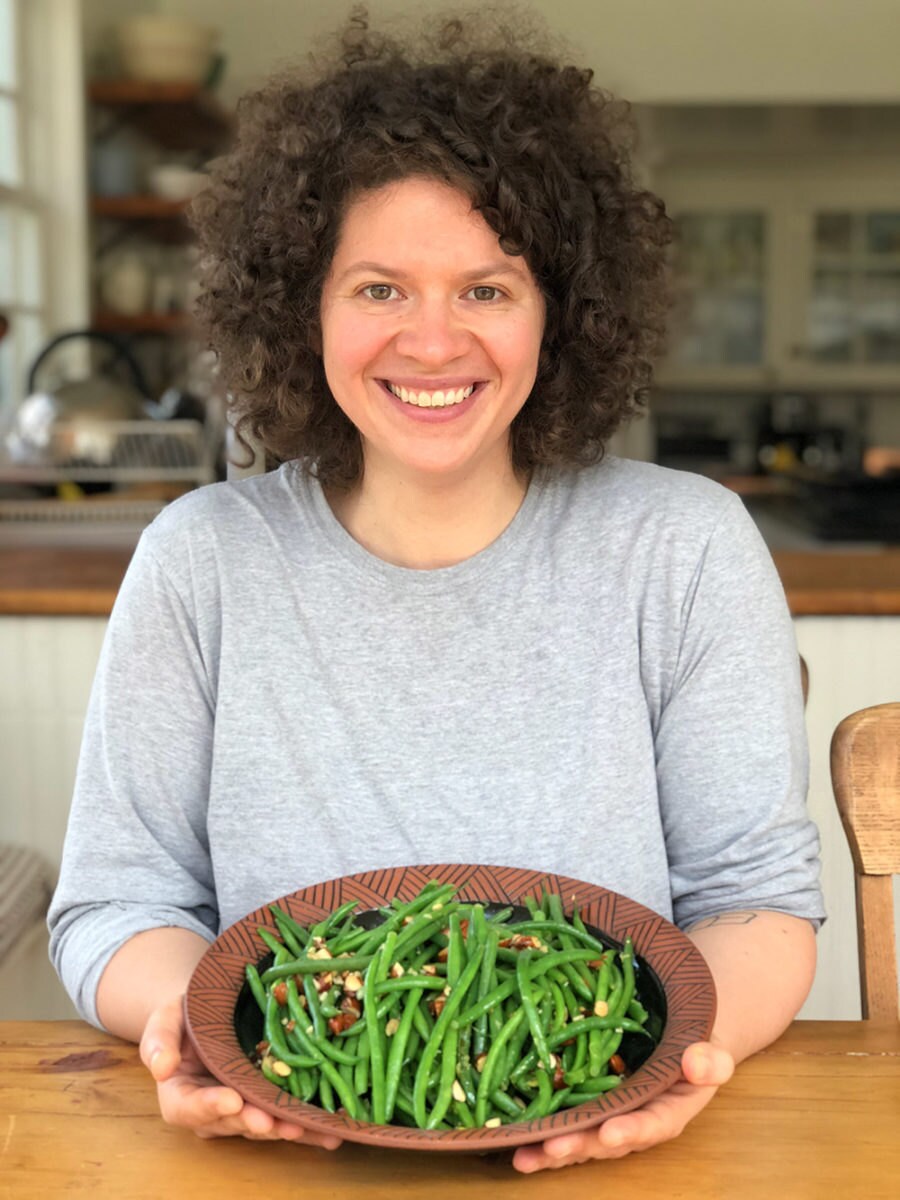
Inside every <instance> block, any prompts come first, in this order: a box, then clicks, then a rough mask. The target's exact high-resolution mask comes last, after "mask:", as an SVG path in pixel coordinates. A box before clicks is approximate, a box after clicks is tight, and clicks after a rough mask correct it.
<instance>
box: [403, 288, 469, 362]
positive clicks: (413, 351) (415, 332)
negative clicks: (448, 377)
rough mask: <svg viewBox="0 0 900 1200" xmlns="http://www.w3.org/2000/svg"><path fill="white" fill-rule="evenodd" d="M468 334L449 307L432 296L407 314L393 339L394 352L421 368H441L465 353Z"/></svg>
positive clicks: (461, 321)
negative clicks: (419, 365)
mask: <svg viewBox="0 0 900 1200" xmlns="http://www.w3.org/2000/svg"><path fill="white" fill-rule="evenodd" d="M471 343H472V334H471V332H470V331H469V330H468V329H467V328H466V326H465V323H464V321H463V320H462V319H461V318H460V316H459V315H458V314H456V313H454V311H453V307H452V304H450V303H448V302H447V301H446V300H444V299H442V298H439V297H435V298H433V299H423V300H422V301H421V302H420V303H419V304H417V305H416V306H415V308H414V309H413V310H412V311H411V312H410V313H409V316H408V318H407V320H406V321H405V322H404V324H403V328H402V329H401V330H400V331H399V333H398V334H397V337H396V347H397V351H398V353H400V354H402V355H403V356H404V357H405V358H409V359H414V360H415V361H416V362H418V363H420V364H421V365H422V366H442V365H444V364H445V363H448V362H452V361H453V360H454V359H456V358H460V357H462V356H463V355H464V354H466V353H467V352H468V350H469V348H470V346H471Z"/></svg>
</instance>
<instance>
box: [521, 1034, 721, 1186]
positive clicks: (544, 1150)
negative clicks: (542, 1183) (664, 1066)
mask: <svg viewBox="0 0 900 1200" xmlns="http://www.w3.org/2000/svg"><path fill="white" fill-rule="evenodd" d="M681 1070H682V1072H683V1075H684V1078H683V1079H680V1080H679V1081H678V1082H677V1083H675V1084H673V1086H672V1087H670V1088H669V1090H668V1091H667V1092H663V1094H662V1095H661V1096H657V1097H656V1099H655V1100H651V1101H650V1102H649V1104H645V1105H644V1106H643V1108H638V1109H636V1110H635V1111H634V1112H629V1113H623V1114H622V1116H620V1117H610V1119H609V1120H608V1121H604V1123H603V1124H602V1125H599V1126H597V1128H596V1129H589V1130H587V1131H586V1132H585V1133H564V1134H562V1135H561V1136H560V1137H555V1138H550V1140H549V1141H546V1142H544V1143H543V1144H542V1145H534V1146H520V1147H519V1149H518V1150H517V1151H516V1152H515V1155H514V1156H513V1166H514V1167H515V1168H516V1170H517V1171H522V1172H523V1173H525V1174H529V1173H531V1172H532V1171H542V1170H544V1169H545V1168H547V1167H566V1166H569V1165H570V1164H571V1163H581V1162H587V1161H588V1160H589V1159H592V1158H622V1157H624V1155H626V1154H631V1152H632V1151H633V1150H648V1149H649V1148H650V1147H651V1146H656V1145H658V1143H659V1142H667V1141H668V1140H669V1139H670V1138H674V1137H678V1135H679V1133H681V1131H682V1129H684V1127H685V1125H687V1123H688V1121H690V1120H692V1119H693V1118H694V1117H695V1116H696V1115H697V1113H698V1112H700V1110H701V1109H702V1108H705V1107H706V1105H707V1104H709V1102H710V1100H711V1099H712V1098H713V1096H714V1095H715V1093H716V1089H717V1088H719V1087H721V1085H722V1084H723V1083H727V1082H728V1080H729V1079H730V1078H731V1076H732V1073H733V1072H734V1059H733V1058H732V1056H731V1055H730V1054H729V1053H728V1051H727V1050H725V1049H723V1048H722V1047H721V1046H717V1045H714V1044H713V1043H712V1042H695V1043H694V1045H693V1046H688V1048H687V1049H686V1050H685V1052H684V1054H683V1055H682V1059H681Z"/></svg>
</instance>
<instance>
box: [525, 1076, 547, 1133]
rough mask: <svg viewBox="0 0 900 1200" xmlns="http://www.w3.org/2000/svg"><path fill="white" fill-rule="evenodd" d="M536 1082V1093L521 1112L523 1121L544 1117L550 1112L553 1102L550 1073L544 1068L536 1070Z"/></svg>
mask: <svg viewBox="0 0 900 1200" xmlns="http://www.w3.org/2000/svg"><path fill="white" fill-rule="evenodd" d="M535 1076H536V1078H537V1083H538V1094H537V1096H536V1097H535V1098H534V1100H532V1101H531V1103H530V1104H529V1105H528V1107H527V1108H526V1109H525V1111H524V1113H522V1120H523V1121H531V1120H533V1119H535V1118H538V1117H546V1116H547V1114H548V1113H549V1112H550V1105H551V1104H552V1103H553V1083H552V1082H551V1079H550V1075H549V1073H548V1072H547V1071H546V1070H541V1069H540V1068H538V1070H537V1071H536V1073H535Z"/></svg>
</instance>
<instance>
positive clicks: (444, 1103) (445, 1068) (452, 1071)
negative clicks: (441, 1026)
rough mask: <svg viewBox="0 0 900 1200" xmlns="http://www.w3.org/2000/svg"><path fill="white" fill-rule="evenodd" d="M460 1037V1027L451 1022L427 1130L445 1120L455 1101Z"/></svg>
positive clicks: (446, 1034)
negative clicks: (457, 1052)
mask: <svg viewBox="0 0 900 1200" xmlns="http://www.w3.org/2000/svg"><path fill="white" fill-rule="evenodd" d="M458 1037H459V1027H458V1026H457V1024H456V1022H455V1021H451V1022H450V1024H449V1026H448V1027H447V1032H446V1033H445V1034H444V1042H443V1045H442V1047H441V1075H440V1082H439V1084H438V1094H437V1097H436V1098H435V1101H434V1105H433V1107H432V1109H431V1113H430V1114H429V1116H428V1120H427V1121H426V1122H425V1128H426V1129H434V1127H435V1126H436V1125H437V1124H438V1123H439V1122H440V1121H441V1120H443V1117H444V1115H445V1113H446V1112H447V1109H448V1108H449V1107H450V1104H451V1102H452V1100H453V1080H454V1079H455V1078H456V1043H457V1039H458Z"/></svg>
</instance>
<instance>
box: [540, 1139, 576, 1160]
mask: <svg viewBox="0 0 900 1200" xmlns="http://www.w3.org/2000/svg"><path fill="white" fill-rule="evenodd" d="M572 1149H573V1146H572V1141H571V1139H570V1138H559V1139H558V1140H557V1141H555V1142H547V1144H546V1145H545V1146H544V1151H545V1153H547V1154H549V1155H550V1157H551V1158H565V1157H566V1155H567V1154H571V1153H572Z"/></svg>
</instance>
